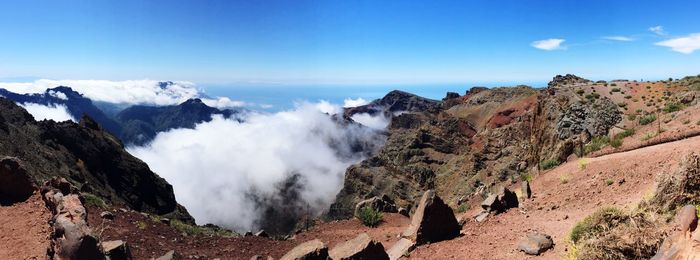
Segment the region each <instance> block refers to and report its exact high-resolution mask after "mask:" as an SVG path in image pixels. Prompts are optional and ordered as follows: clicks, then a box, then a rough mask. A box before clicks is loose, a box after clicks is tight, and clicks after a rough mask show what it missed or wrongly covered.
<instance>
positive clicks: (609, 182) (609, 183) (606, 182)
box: [605, 179, 614, 186]
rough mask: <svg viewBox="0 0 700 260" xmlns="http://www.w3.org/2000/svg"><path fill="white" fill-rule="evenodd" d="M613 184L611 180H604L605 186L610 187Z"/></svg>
mask: <svg viewBox="0 0 700 260" xmlns="http://www.w3.org/2000/svg"><path fill="white" fill-rule="evenodd" d="M613 183H614V181H613V180H612V179H607V180H605V184H606V185H608V186H610V185H612V184H613Z"/></svg>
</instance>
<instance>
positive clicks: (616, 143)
mask: <svg viewBox="0 0 700 260" xmlns="http://www.w3.org/2000/svg"><path fill="white" fill-rule="evenodd" d="M622 142H623V141H622V139H620V138H614V139H612V140H611V141H610V146H612V147H615V148H620V146H622Z"/></svg>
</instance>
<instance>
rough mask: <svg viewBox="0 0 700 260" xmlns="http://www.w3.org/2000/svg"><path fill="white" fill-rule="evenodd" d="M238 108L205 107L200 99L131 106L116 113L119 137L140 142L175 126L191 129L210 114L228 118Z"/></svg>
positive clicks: (205, 120)
mask: <svg viewBox="0 0 700 260" xmlns="http://www.w3.org/2000/svg"><path fill="white" fill-rule="evenodd" d="M236 113H240V110H232V109H224V110H220V109H218V108H213V107H209V106H207V105H206V104H204V102H202V100H201V99H198V98H195V99H189V100H187V101H185V102H183V103H182V104H179V105H174V106H131V107H129V108H127V109H124V110H122V111H121V112H119V113H118V114H117V115H116V119H117V120H118V122H120V123H121V126H122V133H121V135H120V138H121V140H122V141H124V142H125V143H127V144H136V145H141V144H144V143H146V142H149V141H150V140H152V139H153V138H154V137H155V136H156V134H157V133H158V132H163V131H168V130H170V129H175V128H194V127H195V125H196V124H198V123H202V122H208V121H211V120H212V116H213V115H221V116H223V117H224V118H229V117H231V116H232V115H235V114H236Z"/></svg>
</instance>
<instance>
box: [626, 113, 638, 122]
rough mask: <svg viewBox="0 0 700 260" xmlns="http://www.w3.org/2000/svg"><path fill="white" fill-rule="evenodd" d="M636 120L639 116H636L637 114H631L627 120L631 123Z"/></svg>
mask: <svg viewBox="0 0 700 260" xmlns="http://www.w3.org/2000/svg"><path fill="white" fill-rule="evenodd" d="M636 119H637V115H635V114H630V115H628V116H627V120H629V121H634V120H636Z"/></svg>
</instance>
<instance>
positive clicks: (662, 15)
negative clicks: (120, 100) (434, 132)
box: [0, 0, 700, 86]
mask: <svg viewBox="0 0 700 260" xmlns="http://www.w3.org/2000/svg"><path fill="white" fill-rule="evenodd" d="M699 9H700V1H696V0H688V1H595V0H593V1H536V0H533V1H515V0H512V1H511V0H502V1H441V0H440V1H398V0H397V1H390V0H387V1H371V0H370V1H362V0H357V1H347V0H342V1H341V0H328V1H305V0H299V1H234V0H228V1H216V0H211V1H177V0H170V1H143V0H138V1H130V0H121V1H102V0H89V1H87V0H86V1H81V0H70V1H51V0H45V1H34V0H22V1H19V0H18V1H2V2H0V81H13V80H14V81H23V80H24V81H26V80H33V79H41V78H47V79H57V80H61V79H99V80H134V79H153V80H173V81H189V82H194V83H197V84H200V85H212V86H241V85H246V86H251V85H252V86H256V85H260V86H268V85H309V86H310V85H324V86H325V85H391V84H418V85H420V84H460V83H500V82H508V83H517V82H523V83H527V82H546V81H548V80H549V79H551V78H552V77H553V76H554V75H556V74H565V73H574V74H577V75H581V76H584V77H586V78H590V79H596V80H597V79H616V78H628V79H662V78H668V77H682V76H685V75H696V74H698V73H700V34H698V33H700V19H697V18H696V17H697V10H699Z"/></svg>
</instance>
